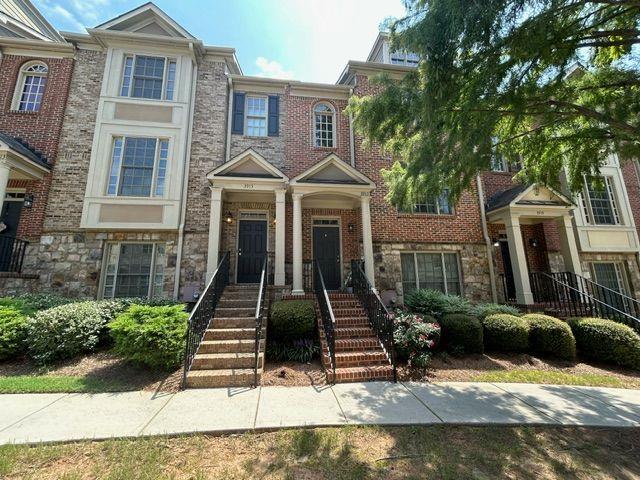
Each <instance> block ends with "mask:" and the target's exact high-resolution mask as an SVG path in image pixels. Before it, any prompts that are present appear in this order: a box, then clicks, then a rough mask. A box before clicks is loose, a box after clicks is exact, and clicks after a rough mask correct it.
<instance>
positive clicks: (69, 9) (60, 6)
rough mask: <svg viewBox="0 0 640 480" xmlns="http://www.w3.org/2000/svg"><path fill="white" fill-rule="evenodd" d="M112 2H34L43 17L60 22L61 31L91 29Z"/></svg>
mask: <svg viewBox="0 0 640 480" xmlns="http://www.w3.org/2000/svg"><path fill="white" fill-rule="evenodd" d="M111 1H112V0H60V1H57V0H36V6H37V7H39V8H41V9H42V11H43V13H44V14H45V16H50V17H51V19H52V20H56V19H58V20H60V25H58V26H59V27H60V28H61V29H62V30H65V29H71V28H73V29H74V30H79V31H81V32H83V31H84V29H85V27H93V26H95V25H96V24H97V23H100V22H99V21H98V20H99V18H101V17H102V15H103V13H104V11H105V9H106V8H107V7H108V6H109V5H110V3H111Z"/></svg>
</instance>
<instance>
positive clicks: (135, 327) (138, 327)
mask: <svg viewBox="0 0 640 480" xmlns="http://www.w3.org/2000/svg"><path fill="white" fill-rule="evenodd" d="M188 318H189V315H188V314H187V312H185V311H184V306H182V305H172V306H157V307H154V306H149V305H132V306H130V307H129V308H128V309H127V310H126V311H124V312H123V313H121V314H119V315H118V316H117V317H116V319H115V320H114V321H113V322H111V323H110V324H109V330H110V331H111V336H112V338H113V341H114V344H115V346H114V350H115V352H116V353H117V354H118V355H121V356H123V357H124V358H126V359H127V360H132V361H134V362H139V363H143V364H145V365H147V366H149V367H152V368H160V369H165V370H172V369H175V368H177V367H179V366H180V364H181V363H182V360H183V356H184V342H185V336H186V332H187V319H188Z"/></svg>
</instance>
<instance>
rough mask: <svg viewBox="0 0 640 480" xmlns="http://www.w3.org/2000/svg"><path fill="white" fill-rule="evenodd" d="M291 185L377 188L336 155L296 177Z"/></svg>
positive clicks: (329, 156) (331, 155)
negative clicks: (342, 185)
mask: <svg viewBox="0 0 640 480" xmlns="http://www.w3.org/2000/svg"><path fill="white" fill-rule="evenodd" d="M291 183H292V184H294V183H327V184H344V185H369V186H372V187H375V184H374V183H373V181H372V180H371V179H370V178H369V177H367V176H366V175H364V174H362V173H361V172H359V171H358V170H356V169H355V168H353V167H352V166H351V165H349V164H348V163H346V162H344V161H343V160H342V159H341V158H340V157H338V156H337V155H336V154H334V153H332V154H330V155H328V156H327V157H326V158H325V159H324V160H322V161H321V162H319V163H316V164H315V165H313V166H311V167H310V168H308V169H307V170H305V171H304V172H302V173H301V174H300V175H298V176H296V177H295V178H294V179H293V180H292V181H291Z"/></svg>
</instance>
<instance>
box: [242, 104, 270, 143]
mask: <svg viewBox="0 0 640 480" xmlns="http://www.w3.org/2000/svg"><path fill="white" fill-rule="evenodd" d="M246 102H247V107H246V109H247V110H246V111H247V135H249V136H250V137H266V136H267V97H254V96H250V95H247V100H246Z"/></svg>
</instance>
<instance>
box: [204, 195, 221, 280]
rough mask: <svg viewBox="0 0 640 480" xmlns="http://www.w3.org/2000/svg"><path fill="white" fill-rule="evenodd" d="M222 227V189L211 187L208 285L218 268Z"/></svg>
mask: <svg viewBox="0 0 640 480" xmlns="http://www.w3.org/2000/svg"><path fill="white" fill-rule="evenodd" d="M221 227H222V188H221V187H211V213H210V214H209V251H208V252H207V283H209V280H211V277H213V274H214V273H215V271H216V268H218V260H219V259H218V252H219V251H220V234H221Z"/></svg>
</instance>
